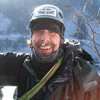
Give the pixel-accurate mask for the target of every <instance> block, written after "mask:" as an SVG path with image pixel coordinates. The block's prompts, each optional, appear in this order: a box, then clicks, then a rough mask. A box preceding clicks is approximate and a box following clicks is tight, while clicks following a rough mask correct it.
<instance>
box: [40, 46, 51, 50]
mask: <svg viewBox="0 0 100 100" xmlns="http://www.w3.org/2000/svg"><path fill="white" fill-rule="evenodd" d="M49 48H51V46H46V47H40V49H49Z"/></svg>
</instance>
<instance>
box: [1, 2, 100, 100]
mask: <svg viewBox="0 0 100 100" xmlns="http://www.w3.org/2000/svg"><path fill="white" fill-rule="evenodd" d="M29 27H30V29H31V39H30V40H29V41H28V44H29V46H30V48H31V50H32V52H31V54H24V53H22V54H21V53H20V54H19V53H12V52H9V53H4V54H0V84H1V85H16V86H18V88H17V90H18V92H17V99H18V98H19V100H30V99H32V100H99V99H100V86H99V84H100V83H99V76H98V74H97V72H96V70H95V67H94V64H93V59H92V58H91V56H90V55H89V54H88V53H87V52H85V51H84V50H83V49H81V48H80V45H79V42H77V41H69V40H66V41H65V40H64V31H65V26H64V17H63V13H62V11H61V10H60V9H59V8H58V7H56V6H54V5H48V4H46V5H41V6H39V7H37V8H35V9H34V11H33V12H32V15H31V20H30V25H29ZM59 62H60V63H59ZM58 64H59V65H58ZM56 67H57V68H56ZM55 68H56V69H55ZM42 84H43V85H42ZM34 87H35V88H34ZM39 87H40V88H39ZM32 88H33V89H32ZM29 90H30V92H28V91H29ZM31 90H34V91H31ZM33 94H34V95H33ZM26 95H27V96H28V97H29V98H27V96H26ZM25 96H26V98H23V97H25Z"/></svg>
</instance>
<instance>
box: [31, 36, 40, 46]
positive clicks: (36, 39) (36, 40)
mask: <svg viewBox="0 0 100 100" xmlns="http://www.w3.org/2000/svg"><path fill="white" fill-rule="evenodd" d="M38 41H39V38H38V37H37V36H35V35H33V36H32V45H33V46H36V43H37V42H38Z"/></svg>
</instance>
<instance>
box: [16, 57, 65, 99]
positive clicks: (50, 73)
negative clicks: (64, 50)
mask: <svg viewBox="0 0 100 100" xmlns="http://www.w3.org/2000/svg"><path fill="white" fill-rule="evenodd" d="M62 59H63V57H61V58H60V59H59V60H58V62H57V63H56V64H55V65H54V66H53V67H52V68H51V69H50V70H49V71H48V72H47V74H46V75H45V76H44V77H43V78H42V79H41V80H40V82H39V83H38V84H36V85H35V86H34V87H33V88H32V89H31V90H29V91H28V92H27V93H25V94H24V95H23V96H21V97H20V98H19V99H18V100H30V99H31V98H32V97H33V96H34V95H35V94H36V93H37V92H38V91H39V90H40V89H41V88H42V87H43V86H44V85H45V84H46V83H47V82H48V80H49V79H50V78H51V77H52V76H53V75H54V73H55V72H56V71H57V69H58V68H59V67H60V65H61V63H62Z"/></svg>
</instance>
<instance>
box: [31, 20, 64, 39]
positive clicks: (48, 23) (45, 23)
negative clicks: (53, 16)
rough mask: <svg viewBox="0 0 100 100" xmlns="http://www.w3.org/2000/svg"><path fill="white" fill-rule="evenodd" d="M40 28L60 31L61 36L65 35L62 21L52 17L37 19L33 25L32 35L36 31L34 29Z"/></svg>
mask: <svg viewBox="0 0 100 100" xmlns="http://www.w3.org/2000/svg"><path fill="white" fill-rule="evenodd" d="M40 29H47V30H50V31H53V32H56V33H58V34H59V35H60V36H61V37H64V26H63V25H62V23H60V22H57V21H54V20H50V19H40V20H37V21H35V22H34V23H33V24H32V25H31V35H32V34H33V33H34V31H36V30H40Z"/></svg>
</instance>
